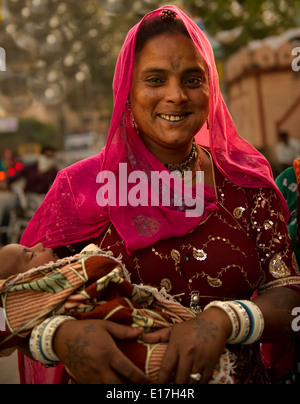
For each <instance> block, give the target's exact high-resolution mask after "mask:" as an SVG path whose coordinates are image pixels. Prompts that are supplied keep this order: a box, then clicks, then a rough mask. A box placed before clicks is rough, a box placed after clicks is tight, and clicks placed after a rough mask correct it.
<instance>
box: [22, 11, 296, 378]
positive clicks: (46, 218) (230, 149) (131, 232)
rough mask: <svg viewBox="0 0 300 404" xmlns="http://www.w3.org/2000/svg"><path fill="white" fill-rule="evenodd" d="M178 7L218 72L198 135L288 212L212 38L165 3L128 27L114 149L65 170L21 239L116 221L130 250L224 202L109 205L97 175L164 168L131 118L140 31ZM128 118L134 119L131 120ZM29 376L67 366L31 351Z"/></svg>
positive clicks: (188, 226)
mask: <svg viewBox="0 0 300 404" xmlns="http://www.w3.org/2000/svg"><path fill="white" fill-rule="evenodd" d="M163 10H172V11H174V12H175V13H176V14H177V17H178V18H180V19H182V21H183V22H184V24H185V26H186V28H187V30H188V32H189V34H190V36H191V38H192V40H193V42H194V44H195V45H196V47H197V49H198V50H199V52H200V54H201V55H202V56H203V58H204V60H205V61H206V63H207V65H208V68H209V75H210V90H211V99H210V114H209V123H210V129H209V131H207V129H206V127H205V128H202V129H201V131H200V132H199V133H198V135H197V137H196V139H197V142H198V143H199V144H201V145H204V146H208V147H210V149H211V152H212V156H213V159H214V162H215V164H216V166H217V168H218V169H219V170H220V171H221V172H222V173H223V175H224V176H225V177H226V178H228V179H229V180H231V181H232V182H234V183H235V184H237V185H239V186H243V187H251V188H256V187H267V188H273V189H274V190H275V191H276V192H277V195H278V197H279V198H280V199H281V200H282V207H283V211H284V213H285V214H288V213H287V212H288V210H287V206H286V202H285V200H284V199H283V197H282V196H281V193H280V192H279V190H278V189H277V187H276V185H275V183H274V181H273V177H272V174H271V169H270V166H269V164H268V162H267V160H266V159H265V158H264V157H263V156H262V155H261V154H260V153H258V152H257V151H256V150H255V149H254V148H253V147H252V146H251V145H250V144H249V143H247V142H246V141H245V140H244V139H242V138H241V137H239V135H238V134H237V132H236V128H235V125H234V123H233V121H232V118H231V116H230V114H229V112H228V109H227V107H226V105H225V102H224V100H223V98H222V95H221V92H220V87H219V80H218V74H217V70H216V66H215V62H214V55H213V51H212V48H211V46H210V43H209V41H208V40H207V38H206V37H205V35H204V34H203V32H202V31H201V30H200V29H199V28H198V26H197V25H196V24H195V23H194V22H193V21H192V20H191V19H190V18H188V17H187V16H186V15H185V14H184V13H183V12H182V11H180V9H178V8H177V7H175V6H165V7H162V8H160V9H158V10H156V11H153V12H151V13H149V14H148V15H147V16H145V17H144V19H143V20H142V21H141V22H140V23H139V24H137V25H136V26H135V27H134V28H132V29H131V31H130V32H129V33H128V36H127V38H126V40H125V42H124V45H123V48H122V50H121V52H120V55H119V59H118V62H117V66H116V71H115V78H114V86H113V89H114V100H115V106H114V112H113V116H112V121H111V127H110V131H109V136H108V141H107V145H106V148H105V149H104V150H103V151H102V153H101V154H99V155H97V156H95V157H92V158H90V159H88V160H84V161H82V162H79V163H77V164H75V165H74V166H71V167H69V168H67V169H65V170H63V171H61V172H60V173H59V174H58V176H57V179H56V181H55V183H54V184H53V186H52V188H51V190H50V191H49V193H48V194H47V196H46V198H45V200H44V202H43V204H42V205H41V207H40V208H39V209H38V211H37V212H36V214H35V216H34V218H33V219H32V220H31V222H30V224H29V225H28V227H27V229H26V231H25V233H24V235H23V238H22V240H21V243H22V244H23V245H27V246H33V245H35V244H37V243H39V242H42V243H44V244H45V245H46V246H48V247H58V246H61V245H67V244H71V243H76V242H79V241H83V240H87V239H91V238H95V237H97V236H99V234H101V233H102V232H103V231H104V230H105V228H106V227H107V226H108V225H109V224H110V223H113V224H114V226H115V228H116V229H117V231H118V232H119V234H120V236H121V237H122V238H123V239H124V240H125V242H126V246H127V249H128V251H129V252H131V251H133V250H135V249H138V248H143V247H147V246H149V245H152V244H154V243H155V242H156V241H158V240H160V239H163V238H168V237H179V236H181V235H184V234H186V233H188V232H189V231H190V230H192V229H194V228H195V227H196V226H197V225H198V224H199V223H200V222H201V221H203V220H205V219H206V218H207V216H208V215H209V214H210V213H211V212H213V211H214V210H216V209H218V208H217V205H216V199H215V195H214V191H213V190H212V189H211V188H210V187H206V189H205V210H204V213H203V216H202V217H191V218H187V217H186V215H185V213H184V212H181V211H180V210H176V209H174V207H173V208H172V207H170V208H167V207H162V206H160V207H131V206H126V207H107V208H101V207H99V206H98V204H97V201H96V194H97V192H98V190H99V187H100V185H99V184H97V183H96V177H97V175H98V173H99V172H100V171H101V170H109V171H112V172H114V173H117V172H118V167H119V163H120V162H127V163H128V175H129V173H130V170H131V171H132V170H142V171H145V172H150V171H162V170H165V168H164V166H163V165H162V163H161V162H160V161H158V160H157V159H156V158H155V157H154V156H153V155H152V154H151V153H150V152H149V151H148V150H147V149H146V147H145V146H144V144H143V142H142V141H141V140H140V138H139V136H138V134H137V132H136V130H135V129H133V128H132V127H131V125H130V113H129V111H128V108H127V106H126V103H127V99H128V95H129V91H130V85H131V76H132V70H133V61H134V50H135V42H136V36H137V32H138V30H139V27H140V25H141V24H142V23H143V21H144V20H145V19H149V18H152V17H155V16H158V15H160V14H161V12H162V11H163ZM125 118H126V120H125ZM19 365H20V374H21V379H22V381H23V383H24V382H25V383H30V382H31V383H39V382H41V383H60V377H61V371H62V366H59V367H58V368H57V369H50V370H49V369H48V370H46V369H44V368H43V367H42V366H41V365H40V364H37V363H33V362H31V361H29V360H28V359H27V358H25V357H22V358H21V360H20V363H19Z"/></svg>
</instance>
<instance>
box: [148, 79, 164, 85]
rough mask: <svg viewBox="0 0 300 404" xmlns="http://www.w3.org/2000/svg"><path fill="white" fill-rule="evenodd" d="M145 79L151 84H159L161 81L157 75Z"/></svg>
mask: <svg viewBox="0 0 300 404" xmlns="http://www.w3.org/2000/svg"><path fill="white" fill-rule="evenodd" d="M146 81H147V83H148V84H151V85H160V84H162V82H163V81H162V80H161V79H160V78H158V77H151V78H149V79H147V80H146Z"/></svg>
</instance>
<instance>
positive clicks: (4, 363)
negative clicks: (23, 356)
mask: <svg viewBox="0 0 300 404" xmlns="http://www.w3.org/2000/svg"><path fill="white" fill-rule="evenodd" d="M0 384H20V380H19V372H18V358H17V353H16V352H15V353H14V354H13V355H11V356H9V357H8V358H0Z"/></svg>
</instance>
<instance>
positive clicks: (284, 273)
mask: <svg viewBox="0 0 300 404" xmlns="http://www.w3.org/2000/svg"><path fill="white" fill-rule="evenodd" d="M269 270H270V274H271V275H272V276H273V277H274V278H275V279H280V278H286V277H288V276H290V275H291V270H290V269H289V268H288V267H287V266H286V264H285V263H284V261H283V260H282V256H281V254H276V255H274V257H273V258H272V259H271V260H270V264H269Z"/></svg>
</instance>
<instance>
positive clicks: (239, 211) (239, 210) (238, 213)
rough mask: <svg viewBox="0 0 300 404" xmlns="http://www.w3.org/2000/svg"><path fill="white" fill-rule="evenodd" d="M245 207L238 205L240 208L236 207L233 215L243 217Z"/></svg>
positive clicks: (238, 217)
mask: <svg viewBox="0 0 300 404" xmlns="http://www.w3.org/2000/svg"><path fill="white" fill-rule="evenodd" d="M245 210H246V209H245V208H243V207H241V206H240V207H238V208H235V209H234V211H233V216H234V217H235V218H236V219H241V217H242V216H243V213H244V212H245Z"/></svg>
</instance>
